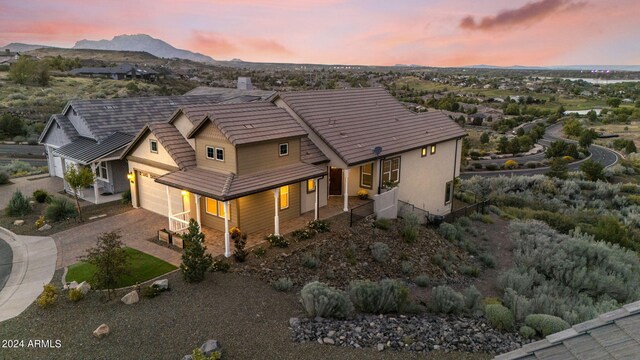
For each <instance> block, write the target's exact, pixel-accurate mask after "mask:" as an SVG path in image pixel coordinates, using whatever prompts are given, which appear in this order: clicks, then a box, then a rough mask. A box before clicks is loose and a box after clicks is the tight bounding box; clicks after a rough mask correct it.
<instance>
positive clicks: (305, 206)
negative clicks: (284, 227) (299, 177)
mask: <svg viewBox="0 0 640 360" xmlns="http://www.w3.org/2000/svg"><path fill="white" fill-rule="evenodd" d="M316 191H320V193H319V194H318V195H319V196H320V198H319V203H318V206H319V207H323V206H325V205H327V177H326V176H325V177H324V178H322V179H320V181H319V182H318V184H317V186H316ZM315 203H316V193H315V191H314V192H310V193H308V192H307V182H306V181H303V182H301V183H300V213H302V214H304V213H306V212H308V211H313V210H314V206H315Z"/></svg>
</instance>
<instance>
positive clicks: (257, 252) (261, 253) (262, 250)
mask: <svg viewBox="0 0 640 360" xmlns="http://www.w3.org/2000/svg"><path fill="white" fill-rule="evenodd" d="M252 252H253V255H255V256H256V257H257V258H260V257H263V256H264V254H266V253H267V249H265V248H263V247H257V248H255V249H253V251H252Z"/></svg>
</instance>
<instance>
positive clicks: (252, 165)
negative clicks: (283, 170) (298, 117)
mask: <svg viewBox="0 0 640 360" xmlns="http://www.w3.org/2000/svg"><path fill="white" fill-rule="evenodd" d="M282 143H288V144H289V155H285V156H280V155H279V145H280V144H282ZM237 151H238V175H246V174H251V173H254V172H257V171H262V170H269V169H274V168H277V167H280V166H287V165H292V164H296V163H299V162H300V139H299V138H289V139H282V140H277V141H266V142H261V143H255V144H247V145H241V146H238V147H237Z"/></svg>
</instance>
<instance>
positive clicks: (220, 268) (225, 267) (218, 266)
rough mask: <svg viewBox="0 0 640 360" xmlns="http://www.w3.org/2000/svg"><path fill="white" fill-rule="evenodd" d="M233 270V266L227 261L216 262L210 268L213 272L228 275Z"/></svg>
mask: <svg viewBox="0 0 640 360" xmlns="http://www.w3.org/2000/svg"><path fill="white" fill-rule="evenodd" d="M230 269H231V264H229V263H228V262H227V261H226V260H214V261H213V264H211V267H210V268H209V271H211V272H221V273H227V272H229V270H230Z"/></svg>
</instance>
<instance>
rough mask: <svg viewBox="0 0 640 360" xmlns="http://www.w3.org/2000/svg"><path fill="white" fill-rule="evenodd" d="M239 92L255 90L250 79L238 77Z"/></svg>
mask: <svg viewBox="0 0 640 360" xmlns="http://www.w3.org/2000/svg"><path fill="white" fill-rule="evenodd" d="M238 90H253V85H252V84H251V78H250V77H238Z"/></svg>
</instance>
